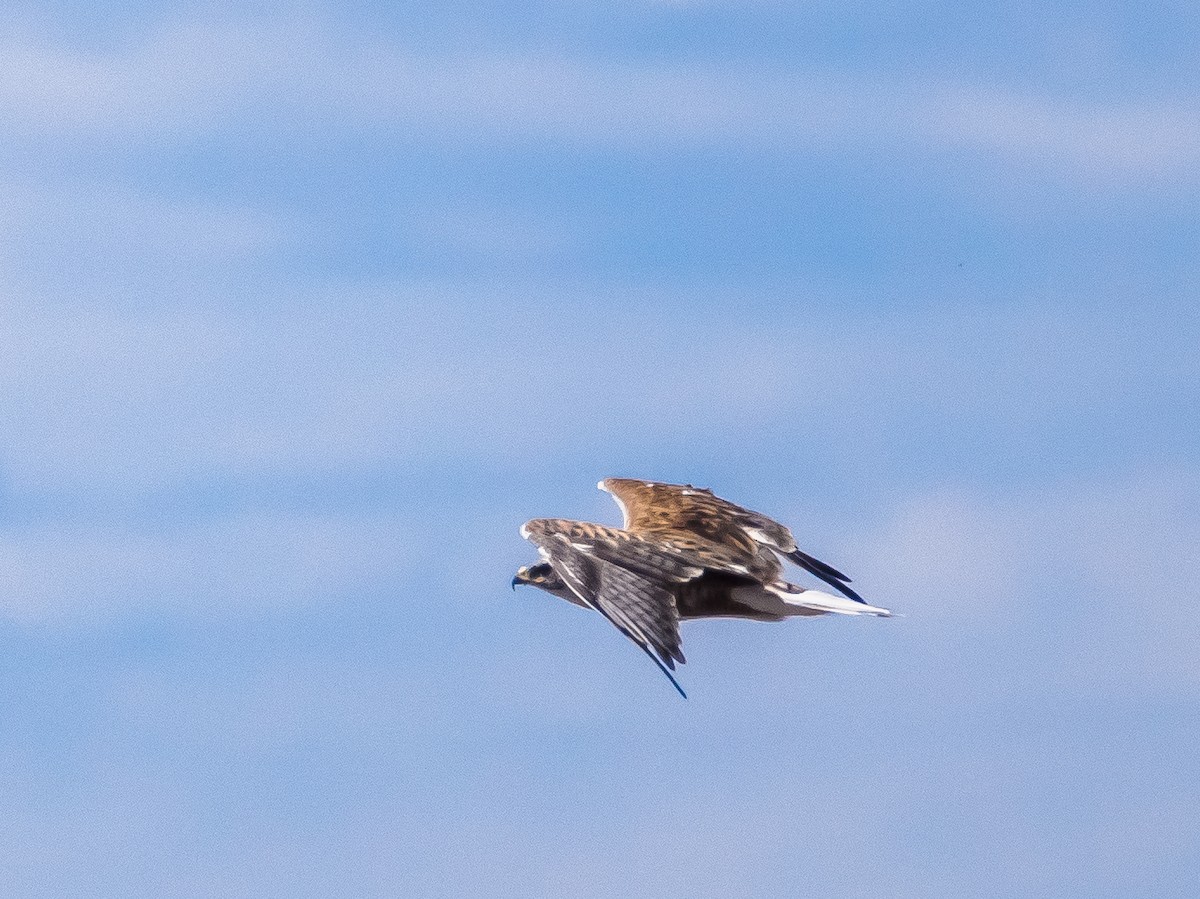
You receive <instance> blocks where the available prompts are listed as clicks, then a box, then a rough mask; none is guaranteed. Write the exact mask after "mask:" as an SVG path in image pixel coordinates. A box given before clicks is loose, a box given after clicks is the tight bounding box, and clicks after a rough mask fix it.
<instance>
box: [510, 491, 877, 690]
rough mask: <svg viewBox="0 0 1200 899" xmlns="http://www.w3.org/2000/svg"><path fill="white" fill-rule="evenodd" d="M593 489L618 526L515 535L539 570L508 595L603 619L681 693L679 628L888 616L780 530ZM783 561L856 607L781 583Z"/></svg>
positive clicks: (694, 507) (698, 498)
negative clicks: (535, 555) (608, 499)
mask: <svg viewBox="0 0 1200 899" xmlns="http://www.w3.org/2000/svg"><path fill="white" fill-rule="evenodd" d="M598 486H599V487H600V489H602V490H606V491H608V492H609V493H611V494H612V495H613V497H614V499H616V501H617V503H618V504H619V505H620V506H621V509H622V512H623V513H624V517H625V526H624V527H623V528H613V527H607V526H605V525H599V524H592V523H590V522H583V521H570V520H567V519H561V518H535V519H533V520H532V521H529V522H526V523H525V525H523V526H522V528H521V536H523V537H525V538H526V539H528V540H529V541H531V542H532V543H534V544H535V545H536V546H537V547H538V551H539V553H540V555H541V556H542V559H543V561H542V562H541V563H539V564H537V565H533V566H529V567H528V568H522V569H521V570H520V571H518V572H517V576H516V577H515V578H513V586H514V587H515V586H516V585H517V584H518V583H523V584H531V585H533V586H536V587H539V588H541V589H543V590H546V591H548V592H550V593H553V594H554V595H556V596H561V597H562V598H564V599H567V600H569V601H570V602H573V603H575V604H576V605H581V606H584V607H587V608H592V609H595V610H596V611H598V612H600V613H601V614H602V615H603V616H604V617H605V618H607V619H608V620H609V621H610V622H611V623H612V624H613V625H614V626H616V627H617V628H618V629H619V630H620V631H621V632H622V633H623V634H625V635H626V636H627V637H629V638H630V639H631V640H633V641H634V642H635V643H636V644H637V645H638V646H640V647H641V648H642V650H643V651H645V653H646V654H647V655H648V656H650V658H651V659H653V660H654V662H655V663H656V664H657V665H658V666H659V668H661V669H662V671H663V673H664V674H666V675H667V677H668V678H670V679H671V683H673V684H674V685H675V688H676V689H677V690H679V692H680V693H681V694H683V690H682V688H680V686H679V684H678V682H677V681H676V680H675V678H674V676H673V675H672V674H671V672H672V671H673V670H674V668H675V663H676V662H683V661H684V658H683V653H682V650H681V641H680V637H679V621H680V620H681V619H689V618H718V617H734V618H751V619H754V620H757V621H778V620H781V619H783V618H787V617H791V616H794V615H823V614H825V613H827V612H840V613H843V614H873V615H888V614H890V613H889V612H888V611H887V610H886V609H880V608H876V607H874V606H869V605H867V604H866V603H865V602H864V601H863V600H862V598H861V597H859V596H858V594H857V593H855V592H854V591H853V590H850V589H849V587H847V586H846V582H847V581H849V578H847V577H846V576H845V575H843V574H842V573H841V572H839V571H837V570H836V569H835V568H832V567H830V566H829V565H826V564H825V563H823V562H820V561H818V560H816V559H813V558H812V557H811V556H808V555H806V554H805V553H802V552H801V551H800V550H799V549H798V548H797V546H796V541H795V539H794V537H793V536H792V533H791V531H790V530H788V529H787V528H786V527H784V526H783V525H781V524H779V523H778V522H776V521H772V520H771V519H769V518H767V517H765V516H763V515H760V514H759V513H757V512H754V511H751V510H750V509H745V508H743V507H741V506H737V505H735V504H733V503H730V502H728V501H727V500H723V499H721V498H720V497H718V496H715V495H714V494H713V493H712V491H710V490H707V489H704V488H698V487H692V486H691V485H688V484H663V483H657V482H653V481H636V480H631V479H627V478H608V479H606V480H604V481H601V482H600V484H599V485H598ZM780 555H782V556H784V557H785V558H787V559H790V560H791V561H793V562H796V564H798V565H800V566H801V567H803V568H805V569H806V570H808V571H810V572H811V573H813V574H815V575H816V576H817V577H820V578H821V579H822V580H824V581H825V582H826V583H829V584H831V585H832V586H834V587H836V588H837V589H838V590H840V591H841V592H842V593H844V594H846V596H848V597H849V598H850V600H853V602H851V601H848V600H846V599H843V598H841V597H838V596H832V595H830V594H826V593H820V592H818V591H810V590H806V589H805V588H804V587H800V586H797V585H795V584H790V583H788V582H787V581H785V580H784V579H783V565H782V563H781V562H780V558H779V557H780ZM685 695H686V694H685Z"/></svg>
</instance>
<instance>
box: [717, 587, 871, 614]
mask: <svg viewBox="0 0 1200 899" xmlns="http://www.w3.org/2000/svg"><path fill="white" fill-rule="evenodd" d="M792 589H793V590H795V589H797V588H794V587H793V588H792ZM731 596H732V598H733V599H734V600H736V601H737V602H740V603H744V604H745V605H747V606H749V607H750V608H752V609H757V610H759V611H761V612H763V613H765V614H767V615H775V616H778V617H780V618H790V617H792V616H793V615H824V614H825V613H826V612H836V613H837V614H839V615H880V616H882V617H884V618H888V617H890V616H891V614H892V613H891V612H889V611H888V610H887V609H881V608H878V607H877V606H868V605H866V604H865V603H861V602H855V601H854V600H852V599H847V598H846V597H844V596H833V595H832V594H829V593H822V592H821V591H820V590H799V592H796V593H792V592H789V591H787V590H784V589H782V588H780V587H772V586H768V585H765V584H764V585H762V586H758V585H755V586H753V587H735V588H734V589H733V592H732V594H731Z"/></svg>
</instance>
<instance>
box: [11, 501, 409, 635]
mask: <svg viewBox="0 0 1200 899" xmlns="http://www.w3.org/2000/svg"><path fill="white" fill-rule="evenodd" d="M409 527H410V526H409V524H408V523H407V522H405V521H404V520H402V519H401V518H398V517H397V516H395V515H383V514H381V515H377V516H370V515H340V516H320V515H309V516H298V515H294V514H286V513H285V514H280V513H271V514H268V513H239V514H235V515H233V516H230V517H223V518H217V519H213V520H207V521H190V522H187V523H185V524H182V525H179V526H177V527H171V528H156V529H150V528H148V527H134V526H128V525H122V524H118V523H104V522H100V523H80V522H68V523H64V522H50V523H46V524H41V525H36V526H31V527H20V528H8V527H6V528H3V529H0V569H2V570H3V571H4V590H3V596H2V597H0V615H2V616H3V617H5V618H7V619H9V620H13V621H18V622H22V623H26V624H32V625H51V626H56V627H67V628H76V627H85V628H86V627H90V626H94V625H95V624H96V623H98V622H104V621H106V620H110V619H113V618H120V617H122V616H124V615H127V614H130V613H137V614H147V613H149V614H155V613H170V614H176V615H180V616H183V617H184V618H193V619H195V618H200V619H207V618H224V617H227V616H230V615H233V616H238V615H254V614H261V613H265V612H271V611H283V610H292V611H294V610H296V609H298V608H303V607H307V606H312V605H316V604H320V603H322V602H327V601H331V600H333V601H341V600H342V599H344V597H345V596H346V595H347V594H348V593H353V592H354V591H356V590H370V589H371V588H373V587H377V586H379V585H380V584H384V583H389V582H391V581H393V580H394V579H395V578H396V577H397V572H398V571H400V570H401V569H402V568H403V567H404V566H406V565H410V564H411V562H412V560H411V558H409V556H408V555H407V554H406V550H405V546H406V545H407V544H408V540H407V538H406V533H407V531H408V530H409Z"/></svg>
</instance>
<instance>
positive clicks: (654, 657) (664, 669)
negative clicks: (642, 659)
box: [638, 643, 687, 699]
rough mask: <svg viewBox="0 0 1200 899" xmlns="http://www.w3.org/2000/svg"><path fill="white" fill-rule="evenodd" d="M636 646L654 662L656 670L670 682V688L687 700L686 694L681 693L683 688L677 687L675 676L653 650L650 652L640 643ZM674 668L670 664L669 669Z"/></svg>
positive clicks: (647, 647)
mask: <svg viewBox="0 0 1200 899" xmlns="http://www.w3.org/2000/svg"><path fill="white" fill-rule="evenodd" d="M638 646H641V648H642V652H644V653H645V654H646V655H648V656H650V658H651V659H652V660H653V661H654V664H655V665H657V666H658V670H659V671H661V672H662V673H663V674H665V675H666V676H667V680H669V681H670V682H671V686H673V687H674V688H675V689H676V690H678V691H679V695H680V696H682V697H683V698H684V699H687V694H686V693H684V692H683V687H681V686H679V681H677V680H675V675H673V674H672V673H671V669H669V668H667V666H666V665H665V664H663V660H662V659H660V658H659V657H658V654H657V653H656V652H654V650H652V649H651V648H650V647H649V646H644V645H643V644H641V643H638ZM674 667H675V666H674V664H673V663H672V664H671V668H674Z"/></svg>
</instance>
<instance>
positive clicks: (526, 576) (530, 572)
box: [512, 562, 566, 592]
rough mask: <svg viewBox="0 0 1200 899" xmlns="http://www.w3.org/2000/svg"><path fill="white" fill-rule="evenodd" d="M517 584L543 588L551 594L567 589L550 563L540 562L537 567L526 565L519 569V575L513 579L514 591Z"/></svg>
mask: <svg viewBox="0 0 1200 899" xmlns="http://www.w3.org/2000/svg"><path fill="white" fill-rule="evenodd" d="M517 584H528V585H529V586H531V587H541V588H542V589H543V590H549V591H550V592H554V591H555V590H559V589H563V588H565V587H566V584H564V583H563V582H562V579H561V578H560V577H559V576H558V575H557V574H555V573H554V568H553V567H551V565H550V563H549V562H538V563H537V564H536V565H525V566H522V567H521V568H518V569H517V573H516V574H515V575H514V576H513V579H512V587H513V589H514V590H516V589H517Z"/></svg>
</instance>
